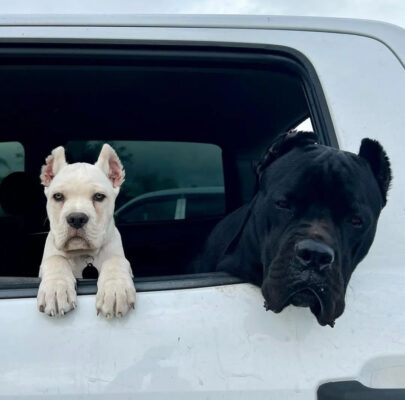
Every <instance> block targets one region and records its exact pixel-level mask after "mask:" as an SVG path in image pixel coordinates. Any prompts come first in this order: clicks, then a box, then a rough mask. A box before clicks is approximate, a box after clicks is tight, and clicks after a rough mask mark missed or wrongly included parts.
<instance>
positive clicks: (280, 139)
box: [255, 131, 318, 179]
mask: <svg viewBox="0 0 405 400" xmlns="http://www.w3.org/2000/svg"><path fill="white" fill-rule="evenodd" d="M317 142H318V136H317V135H316V134H315V133H314V132H305V131H289V132H286V133H282V134H280V135H278V136H277V138H276V139H275V140H274V142H273V143H272V144H271V145H270V147H269V148H268V149H267V150H266V152H265V154H264V155H263V157H262V158H261V160H260V161H259V162H258V163H257V164H256V168H255V171H256V174H257V176H258V178H259V179H260V177H261V175H262V173H263V171H264V170H265V169H266V168H267V167H268V166H269V165H270V164H271V163H272V162H273V161H274V160H276V159H277V158H279V157H281V156H282V155H283V154H285V153H287V152H289V151H290V150H291V149H292V148H293V147H297V146H301V147H302V146H306V145H308V144H315V143H317Z"/></svg>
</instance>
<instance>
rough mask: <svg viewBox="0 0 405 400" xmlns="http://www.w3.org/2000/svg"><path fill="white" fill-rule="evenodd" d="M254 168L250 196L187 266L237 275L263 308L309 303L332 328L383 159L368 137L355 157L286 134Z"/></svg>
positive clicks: (381, 202)
mask: <svg viewBox="0 0 405 400" xmlns="http://www.w3.org/2000/svg"><path fill="white" fill-rule="evenodd" d="M256 173H257V176H258V190H257V192H256V194H255V196H254V198H253V199H252V201H251V202H250V203H249V204H246V205H244V206H242V207H241V208H239V209H238V210H236V211H235V212H233V213H232V214H230V215H228V216H227V217H226V218H224V219H223V220H222V221H221V222H220V223H219V224H218V225H217V226H216V227H215V229H214V230H213V232H212V233H211V235H210V236H209V238H208V240H207V243H206V245H205V250H204V252H203V253H202V254H201V255H200V257H198V259H197V260H196V262H195V264H194V270H195V271H197V272H208V271H226V272H229V273H231V274H234V275H236V276H239V277H241V278H243V279H245V280H247V281H249V282H252V283H254V284H256V285H259V286H261V290H262V294H263V296H264V299H265V307H266V308H267V309H270V310H272V311H274V312H276V313H278V312H280V311H282V310H283V309H284V308H285V307H286V306H287V305H289V304H293V305H295V306H301V307H310V309H311V311H312V313H313V314H314V315H315V316H316V318H317V319H318V322H319V323H320V324H321V325H330V326H332V327H333V325H334V322H335V319H336V318H338V317H339V316H340V315H341V314H342V313H343V310H344V307H345V301H344V298H345V293H346V287H347V284H348V282H349V279H350V276H351V274H352V272H353V270H354V269H355V267H356V266H357V264H358V263H359V262H360V261H361V260H362V259H363V258H364V257H365V255H366V254H367V252H368V250H369V249H370V246H371V244H372V242H373V239H374V235H375V231H376V226H377V220H378V217H379V214H380V211H381V209H382V208H383V207H384V206H385V204H386V200H387V191H388V188H389V185H390V182H391V169H390V163H389V160H388V157H387V155H386V153H385V151H384V150H383V148H382V147H381V145H380V144H379V143H378V142H377V141H373V140H371V139H363V141H362V143H361V147H360V152H359V154H358V155H355V154H353V153H349V152H345V151H340V150H337V149H335V148H331V147H327V146H323V145H320V144H318V143H317V137H316V135H315V134H314V133H308V132H294V131H293V132H289V133H287V134H283V135H281V136H279V137H278V138H277V139H276V141H275V142H274V143H273V144H272V146H271V147H270V148H269V149H268V150H267V152H266V154H265V156H264V157H263V158H262V160H261V161H260V162H259V164H258V166H257V168H256Z"/></svg>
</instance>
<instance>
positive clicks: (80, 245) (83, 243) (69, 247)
mask: <svg viewBox="0 0 405 400" xmlns="http://www.w3.org/2000/svg"><path fill="white" fill-rule="evenodd" d="M92 249H93V247H92V246H91V244H90V243H89V242H88V241H87V240H86V239H85V238H84V237H81V236H72V237H70V238H69V239H68V240H67V241H66V242H65V244H64V246H63V250H64V251H80V250H92Z"/></svg>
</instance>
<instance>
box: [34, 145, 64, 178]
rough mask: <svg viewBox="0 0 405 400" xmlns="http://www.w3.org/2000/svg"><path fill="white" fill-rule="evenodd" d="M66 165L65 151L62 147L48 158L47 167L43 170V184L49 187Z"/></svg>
mask: <svg viewBox="0 0 405 400" xmlns="http://www.w3.org/2000/svg"><path fill="white" fill-rule="evenodd" d="M66 165H67V162H66V157H65V149H64V148H63V147H62V146H59V147H57V148H56V149H53V150H52V153H51V154H50V155H49V156H48V157H46V160H45V165H43V166H42V168H41V175H40V178H41V183H42V184H43V185H44V186H49V185H50V184H51V181H52V179H53V178H55V175H56V174H57V173H58V172H59V171H60V170H61V169H62V168H63V167H66Z"/></svg>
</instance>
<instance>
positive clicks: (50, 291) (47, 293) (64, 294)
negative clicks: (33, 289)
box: [37, 278, 76, 317]
mask: <svg viewBox="0 0 405 400" xmlns="http://www.w3.org/2000/svg"><path fill="white" fill-rule="evenodd" d="M75 286H76V281H75V280H74V279H65V278H61V279H57V278H55V279H54V278H53V279H47V280H43V281H41V284H40V285H39V289H38V296H37V303H38V310H39V311H40V312H43V313H45V314H48V315H50V316H51V317H54V316H62V315H65V314H66V313H67V312H69V311H70V310H73V309H74V308H76V288H75Z"/></svg>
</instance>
